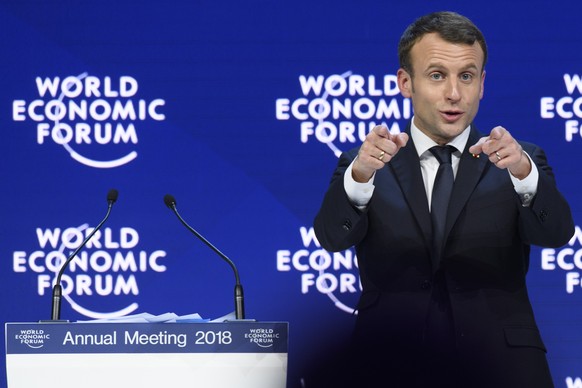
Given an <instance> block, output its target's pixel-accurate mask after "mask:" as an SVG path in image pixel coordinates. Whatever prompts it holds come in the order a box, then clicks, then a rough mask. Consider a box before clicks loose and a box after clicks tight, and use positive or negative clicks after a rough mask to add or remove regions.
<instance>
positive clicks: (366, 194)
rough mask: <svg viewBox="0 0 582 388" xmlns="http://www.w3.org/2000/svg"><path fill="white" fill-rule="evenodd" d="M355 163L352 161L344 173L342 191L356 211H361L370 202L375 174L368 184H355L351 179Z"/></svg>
mask: <svg viewBox="0 0 582 388" xmlns="http://www.w3.org/2000/svg"><path fill="white" fill-rule="evenodd" d="M355 161H356V159H354V161H353V162H352V163H351V164H350V165H349V166H348V168H347V169H346V172H345V173H344V190H345V191H346V194H347V196H348V198H349V200H350V202H351V203H352V204H353V205H354V206H356V207H357V208H358V209H360V210H362V209H364V208H365V207H366V206H368V202H370V199H371V198H372V194H374V177H375V176H376V173H374V175H372V177H371V178H370V180H369V181H368V182H365V183H360V182H356V181H355V180H354V178H353V177H352V166H353V165H354V162H355Z"/></svg>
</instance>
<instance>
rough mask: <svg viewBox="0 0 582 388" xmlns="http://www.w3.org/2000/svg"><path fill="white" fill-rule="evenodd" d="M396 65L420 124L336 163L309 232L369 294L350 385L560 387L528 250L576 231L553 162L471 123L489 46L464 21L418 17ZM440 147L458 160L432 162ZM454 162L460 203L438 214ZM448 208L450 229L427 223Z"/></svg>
mask: <svg viewBox="0 0 582 388" xmlns="http://www.w3.org/2000/svg"><path fill="white" fill-rule="evenodd" d="M399 59H400V66H401V68H400V69H399V70H398V73H397V77H398V86H399V88H400V91H401V93H402V95H403V96H404V97H408V98H410V99H411V100H412V104H413V108H414V117H413V118H412V120H411V122H410V123H409V125H408V128H407V129H406V131H405V132H404V133H399V134H391V133H390V132H389V131H388V130H387V128H386V127H384V126H377V127H376V128H374V129H373V130H372V131H371V132H370V133H369V135H368V136H367V137H366V139H365V141H364V143H363V144H362V145H361V147H359V148H358V149H355V150H352V151H350V152H346V153H344V154H343V155H342V156H341V158H340V160H339V164H338V167H337V170H336V171H335V173H334V175H333V178H332V182H331V184H330V187H329V189H328V192H327V193H326V195H325V198H324V200H323V203H322V206H321V209H320V211H319V213H318V215H317V216H316V218H315V223H314V227H315V232H316V234H317V237H318V239H319V242H320V243H321V245H322V246H323V247H324V248H325V249H327V250H330V251H341V250H345V249H348V248H350V247H351V246H355V247H356V252H357V257H358V265H359V272H360V279H361V283H362V290H363V291H362V295H361V297H360V301H359V303H358V306H357V310H358V316H357V320H356V328H355V333H354V339H353V348H352V349H351V355H352V356H353V358H352V359H351V361H350V363H349V366H350V369H352V370H353V371H354V374H353V376H352V378H353V380H345V381H349V383H347V385H350V386H353V387H467V388H471V387H491V388H500V387H508V388H509V387H511V388H521V387H528V388H531V387H540V388H542V387H552V386H553V384H552V379H551V375H550V371H549V368H548V364H547V361H546V354H545V353H546V349H545V347H544V344H543V342H542V339H541V336H540V333H539V330H538V328H537V325H536V322H535V318H534V314H533V311H532V307H531V303H530V301H529V297H528V293H527V289H526V280H525V277H526V273H527V270H528V266H529V251H530V244H535V245H540V246H547V247H559V246H561V245H564V244H565V243H566V242H567V241H568V240H569V238H570V237H571V236H572V235H573V232H574V225H573V220H572V216H571V213H570V208H569V206H568V204H567V202H566V201H565V199H564V198H563V197H562V195H561V194H560V192H559V191H558V189H557V188H556V184H555V181H554V176H553V173H552V170H551V168H550V166H549V165H548V164H547V161H546V156H545V154H544V152H543V150H542V149H540V148H539V147H537V146H535V145H533V144H530V143H525V142H519V141H517V140H516V139H514V138H513V136H512V135H511V133H510V132H509V131H508V130H507V129H505V128H503V127H500V126H499V127H495V128H493V129H492V130H491V131H489V134H482V133H480V132H479V131H478V130H477V129H476V128H475V126H474V125H473V120H474V118H475V116H476V114H477V111H478V108H479V101H480V99H481V98H482V97H483V85H484V80H485V71H484V67H485V63H486V60H487V46H486V43H485V39H484V38H483V35H482V33H481V32H480V31H479V29H478V28H477V27H476V26H475V25H474V24H473V23H472V22H471V21H470V20H468V19H467V18H465V17H463V16H461V15H458V14H456V13H451V12H439V13H433V14H430V15H426V16H423V17H421V18H419V19H417V20H416V21H415V22H414V23H413V24H411V25H410V26H409V27H408V28H407V30H406V31H405V32H404V34H403V36H402V38H401V41H400V43H399ZM435 146H437V148H435V149H433V147H435ZM438 146H440V148H439V147H438ZM444 148H446V149H447V150H449V151H447V153H448V154H449V155H451V161H450V162H447V161H443V160H442V158H441V156H438V155H437V152H439V151H438V149H441V150H442V149H444ZM445 158H446V157H445ZM447 163H448V168H449V170H448V171H450V170H452V173H450V172H449V173H448V174H450V176H451V178H450V186H452V192H451V193H450V195H449V194H447V199H446V202H448V205H447V204H446V202H444V204H443V202H441V201H442V199H441V198H440V197H439V198H438V204H437V199H436V197H435V196H436V195H437V194H436V191H437V189H436V187H435V191H434V192H433V186H437V185H441V183H437V181H438V180H439V179H445V178H438V177H437V171H438V170H439V168H441V166H442V167H443V168H445V166H446V165H447ZM438 174H439V175H440V174H441V173H440V172H439V173H438ZM442 174H446V173H445V172H443V173H442ZM453 179H454V184H453V182H452V180H453ZM439 190H440V189H439ZM433 194H434V195H433ZM438 195H439V196H440V195H441V194H438ZM433 201H434V202H433ZM431 202H433V203H432V204H431ZM431 205H432V206H431ZM439 209H440V210H443V209H444V211H443V216H442V217H445V218H442V217H441V218H442V219H441V220H440V221H438V220H431V214H432V217H433V218H434V217H437V216H436V214H438V210H439ZM439 223H440V226H438V224H439Z"/></svg>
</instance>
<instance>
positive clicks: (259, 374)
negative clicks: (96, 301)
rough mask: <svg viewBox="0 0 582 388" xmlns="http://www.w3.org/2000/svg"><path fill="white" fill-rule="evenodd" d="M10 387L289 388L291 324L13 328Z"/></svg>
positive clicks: (27, 325)
mask: <svg viewBox="0 0 582 388" xmlns="http://www.w3.org/2000/svg"><path fill="white" fill-rule="evenodd" d="M5 333H6V371H7V378H8V388H36V387H39V388H41V387H42V388H68V387H71V388H73V387H74V388H78V387H84V388H103V387H108V388H116V387H119V388H121V387H123V388H127V387H135V388H154V387H155V388H160V387H205V388H284V387H285V385H286V377H287V347H288V323H286V322H249V321H232V322H224V323H208V322H205V323H7V324H6V330H5Z"/></svg>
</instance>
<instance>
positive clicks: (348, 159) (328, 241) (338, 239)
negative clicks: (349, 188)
mask: <svg viewBox="0 0 582 388" xmlns="http://www.w3.org/2000/svg"><path fill="white" fill-rule="evenodd" d="M356 155H357V149H354V150H352V151H349V152H344V153H343V154H342V155H341V157H340V159H339V162H338V165H337V168H336V170H335V172H334V174H333V177H332V179H331V184H330V186H329V188H328V191H327V193H326V194H325V197H324V199H323V203H322V205H321V208H320V210H319V213H318V214H317V216H316V217H315V221H314V229H315V234H316V236H317V238H318V240H319V242H320V244H321V246H322V247H323V248H324V249H326V250H328V251H331V252H337V251H342V250H346V249H348V248H350V247H352V246H354V245H356V244H357V243H358V242H360V240H361V239H362V238H363V237H364V236H365V235H366V231H367V229H368V220H367V217H366V210H363V211H362V210H359V209H358V208H357V207H355V206H354V205H353V204H352V203H351V202H350V200H349V198H348V196H347V194H346V192H345V189H344V183H343V182H344V173H345V171H346V169H347V168H348V166H349V165H350V163H352V161H353V160H354V158H355V157H356Z"/></svg>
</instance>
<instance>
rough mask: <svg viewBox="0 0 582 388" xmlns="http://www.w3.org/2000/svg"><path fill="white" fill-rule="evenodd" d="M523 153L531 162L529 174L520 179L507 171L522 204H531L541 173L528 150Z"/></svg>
mask: <svg viewBox="0 0 582 388" xmlns="http://www.w3.org/2000/svg"><path fill="white" fill-rule="evenodd" d="M523 153H524V154H525V155H526V156H527V157H528V159H529V161H530V163H531V171H530V173H529V175H528V176H526V177H525V178H523V179H522V180H519V179H517V178H516V177H514V176H513V175H511V173H510V172H509V170H507V171H508V172H509V177H510V178H511V182H512V183H513V188H514V189H515V192H516V193H517V194H518V195H519V198H521V204H522V205H523V206H529V205H530V203H531V201H533V199H534V197H535V195H536V193H537V190H538V180H539V177H540V175H539V171H538V168H537V166H536V164H535V163H534V162H533V160H532V159H531V158H530V156H529V155H528V154H527V152H525V151H523Z"/></svg>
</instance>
